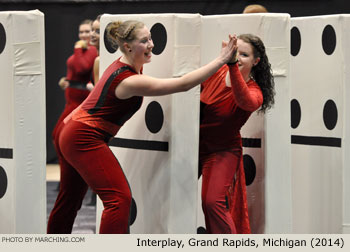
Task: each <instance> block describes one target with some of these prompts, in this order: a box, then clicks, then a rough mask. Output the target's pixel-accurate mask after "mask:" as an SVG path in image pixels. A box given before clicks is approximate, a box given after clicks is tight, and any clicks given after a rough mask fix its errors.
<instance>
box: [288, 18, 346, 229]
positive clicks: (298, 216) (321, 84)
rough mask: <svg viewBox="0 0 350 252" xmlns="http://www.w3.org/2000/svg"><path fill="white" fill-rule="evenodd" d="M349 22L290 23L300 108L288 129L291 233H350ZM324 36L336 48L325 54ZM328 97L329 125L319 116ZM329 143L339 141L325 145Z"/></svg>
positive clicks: (293, 87)
mask: <svg viewBox="0 0 350 252" xmlns="http://www.w3.org/2000/svg"><path fill="white" fill-rule="evenodd" d="M349 24H350V15H326V16H314V17H299V18H292V21H291V27H292V31H293V29H297V30H298V31H299V34H300V38H301V40H300V42H301V43H300V44H301V46H300V51H299V53H298V54H296V55H294V56H291V94H292V97H291V98H292V100H297V102H298V104H299V106H300V111H301V116H300V120H299V121H298V124H297V125H295V126H294V128H293V129H292V169H293V176H292V181H293V183H292V188H293V190H292V192H293V232H294V233H342V232H344V233H350V199H349V195H350V183H349V182H348V181H349V179H350V170H349V160H350V159H349V154H348V153H349V142H348V141H347V140H348V136H349V133H350V128H349V123H350V116H349V113H348V109H347V108H349V105H350V104H349V98H348V95H349V94H350V92H349V88H348V87H349V79H350V73H349V66H350V61H349V56H350V50H349V43H350V30H349ZM329 33H333V35H334V34H335V37H333V38H332V37H328V35H329ZM327 34H328V35H327ZM292 35H293V33H292ZM323 39H324V42H325V43H334V45H333V49H334V50H330V51H328V53H326V52H325V51H324V49H323V42H322V40H323ZM292 41H293V40H292ZM334 46H335V47H334ZM330 47H332V46H330ZM331 49H332V48H331ZM329 101H331V103H333V104H335V105H336V109H335V111H333V112H332V116H335V115H336V114H337V118H336V119H334V118H333V119H332V120H333V122H332V121H330V122H331V124H332V123H333V125H332V127H326V123H325V120H324V119H323V118H324V116H323V114H324V109H325V108H326V107H327V106H326V104H327V102H329ZM328 108H329V107H328ZM293 138H294V139H295V140H294V141H293ZM307 139H311V140H312V141H313V142H314V143H313V144H316V145H311V144H310V143H309V142H310V141H307ZM301 140H305V141H307V143H306V144H300V141H301ZM293 142H294V143H293ZM322 142H324V143H326V144H322ZM330 142H337V143H341V145H338V146H329V145H327V144H328V143H330Z"/></svg>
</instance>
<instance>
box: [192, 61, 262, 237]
mask: <svg viewBox="0 0 350 252" xmlns="http://www.w3.org/2000/svg"><path fill="white" fill-rule="evenodd" d="M228 71H229V72H230V79H231V83H232V84H231V86H232V87H227V86H226V81H225V78H226V74H227V72H228ZM200 99H201V122H200V149H199V154H200V157H199V164H200V169H201V171H202V207H203V212H204V215H205V223H206V228H207V231H208V233H250V225H249V217H248V206H247V199H246V185H245V175H244V169H243V154H242V138H241V135H240V129H241V127H242V126H243V125H244V124H245V122H246V121H247V120H248V118H249V116H250V115H251V113H252V112H253V111H255V110H257V109H258V108H259V107H260V106H261V105H262V103H263V95H262V92H261V89H260V87H259V86H258V84H257V83H256V82H255V81H254V80H252V79H250V80H249V81H248V83H246V82H245V81H244V80H243V78H242V75H241V73H240V71H239V68H238V64H235V65H233V66H230V67H228V66H227V65H225V66H223V67H222V68H221V69H219V70H218V71H217V73H215V74H214V75H213V76H211V77H210V78H209V79H208V80H206V81H205V82H203V83H202V85H201V98H200Z"/></svg>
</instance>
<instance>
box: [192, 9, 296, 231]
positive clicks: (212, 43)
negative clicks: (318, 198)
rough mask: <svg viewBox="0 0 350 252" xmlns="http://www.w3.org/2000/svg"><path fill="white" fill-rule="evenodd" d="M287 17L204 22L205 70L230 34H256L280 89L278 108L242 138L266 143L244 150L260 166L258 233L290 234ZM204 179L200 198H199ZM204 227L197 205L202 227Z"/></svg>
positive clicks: (251, 195)
mask: <svg viewBox="0 0 350 252" xmlns="http://www.w3.org/2000/svg"><path fill="white" fill-rule="evenodd" d="M289 26H290V16H289V15H288V14H273V13H266V14H236V15H212V16H202V41H201V64H202V65H203V64H205V63H208V62H209V61H210V59H212V58H213V57H215V56H216V55H217V54H218V52H219V50H220V41H222V40H227V39H228V34H237V35H239V34H243V33H252V34H255V35H257V36H259V37H260V38H261V39H262V41H263V42H264V44H265V47H266V52H267V55H268V57H269V61H270V63H271V64H272V69H273V75H274V78H275V84H276V96H275V105H274V108H273V109H271V110H270V111H269V112H268V113H267V114H266V115H265V116H263V115H259V114H257V113H256V112H255V113H254V114H252V116H251V117H250V118H249V120H248V122H247V123H246V125H244V126H243V128H242V131H241V134H242V137H243V138H247V139H250V138H253V139H254V138H255V139H260V140H261V147H260V148H257V147H254V148H251V147H244V148H243V154H244V155H249V156H250V157H252V159H253V160H254V163H255V166H256V177H255V179H254V181H253V183H252V184H251V185H249V186H247V196H248V208H249V215H250V221H251V228H252V232H253V233H288V232H290V231H291V218H292V216H291V166H290V123H289V122H290V115H289V111H290V106H289V98H290V95H289V92H290V91H289V49H290V35H289ZM200 188H201V179H200V181H199V187H198V195H199V197H200ZM200 226H203V227H204V217H203V213H202V209H201V201H200V199H199V200H198V227H200Z"/></svg>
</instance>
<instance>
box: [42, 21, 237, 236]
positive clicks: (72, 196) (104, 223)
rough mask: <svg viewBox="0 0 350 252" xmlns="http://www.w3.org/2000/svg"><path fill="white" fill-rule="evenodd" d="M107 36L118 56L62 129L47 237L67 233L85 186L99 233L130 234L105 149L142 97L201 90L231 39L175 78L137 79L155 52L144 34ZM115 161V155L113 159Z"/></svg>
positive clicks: (111, 29)
mask: <svg viewBox="0 0 350 252" xmlns="http://www.w3.org/2000/svg"><path fill="white" fill-rule="evenodd" d="M107 34H108V37H109V39H110V40H111V42H112V43H113V44H114V45H116V48H119V49H120V50H121V52H122V53H123V55H122V56H121V57H120V58H118V59H116V60H115V61H114V62H113V63H112V64H111V65H110V66H109V67H108V68H107V69H106V70H105V72H104V73H103V75H102V76H101V78H100V80H99V82H98V83H97V84H96V86H95V87H94V88H93V90H92V91H91V93H90V95H89V96H88V98H87V99H86V100H85V101H84V102H83V103H82V105H81V106H79V107H78V108H77V109H76V110H75V111H73V112H72V113H71V114H70V115H69V116H68V117H67V118H66V119H65V120H64V121H63V123H61V125H60V127H62V129H61V130H62V131H61V133H60V137H59V150H58V151H60V152H61V154H62V157H63V158H64V160H63V163H64V165H62V166H61V169H62V170H63V172H62V173H61V174H62V177H61V181H62V184H63V185H64V186H62V187H61V188H60V192H59V195H61V197H58V198H57V200H56V203H55V206H54V209H53V210H52V212H51V215H50V218H49V223H48V233H70V232H71V230H72V226H73V223H74V219H75V216H76V214H77V211H78V209H79V208H80V206H81V202H82V199H83V197H84V195H85V193H86V189H87V186H88V185H89V186H90V187H91V188H92V189H93V190H94V191H95V192H96V193H97V195H98V196H99V197H100V199H101V200H102V202H103V206H104V210H103V213H102V218H101V225H100V233H129V218H130V210H131V199H132V197H131V190H130V188H129V184H128V181H127V179H126V177H125V175H124V172H123V170H122V168H121V166H120V164H119V162H118V160H117V159H116V157H115V156H114V154H113V152H112V151H111V150H110V148H109V147H108V144H107V143H108V141H109V139H110V138H111V137H113V136H115V135H116V134H117V132H118V131H119V129H120V128H121V127H122V126H123V124H124V123H125V122H126V121H127V120H128V119H129V118H131V117H132V116H133V115H134V113H135V112H136V111H137V110H138V109H139V108H140V107H141V104H142V101H143V96H158V95H167V94H172V93H176V92H184V91H187V90H189V89H191V88H192V87H194V86H196V85H198V84H200V83H201V82H203V81H204V80H206V79H207V78H208V77H209V76H211V75H212V74H214V73H215V72H216V71H217V70H219V68H220V67H222V66H223V65H224V64H226V63H227V62H229V61H230V60H231V59H232V57H233V54H234V52H235V51H236V49H237V45H236V41H237V39H236V37H235V36H231V35H229V41H228V42H227V43H223V44H222V49H221V52H220V54H219V56H218V57H217V58H215V59H214V60H213V61H211V62H209V63H208V64H207V65H205V66H203V67H201V68H199V69H197V70H194V71H192V72H190V73H187V74H185V75H183V76H181V77H178V78H167V79H159V78H154V77H151V76H147V75H144V74H142V69H143V67H144V66H143V65H144V64H146V63H149V62H150V61H151V57H152V49H153V47H154V45H153V41H152V37H151V33H150V31H149V29H148V28H147V27H146V26H145V25H144V24H143V23H142V22H139V21H133V20H129V21H125V22H113V23H111V24H110V25H109V26H108V29H107ZM116 155H117V156H118V154H116Z"/></svg>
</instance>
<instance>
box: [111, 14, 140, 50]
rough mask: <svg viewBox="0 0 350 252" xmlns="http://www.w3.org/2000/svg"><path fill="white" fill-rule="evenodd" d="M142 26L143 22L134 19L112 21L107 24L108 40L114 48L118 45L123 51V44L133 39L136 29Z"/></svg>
mask: <svg viewBox="0 0 350 252" xmlns="http://www.w3.org/2000/svg"><path fill="white" fill-rule="evenodd" d="M144 26H145V24H144V23H142V22H140V21H136V20H127V21H124V22H122V21H116V22H112V23H110V24H109V25H108V26H107V36H108V40H109V41H110V42H111V44H112V47H113V48H114V49H117V48H118V47H119V48H120V50H121V51H122V52H124V53H125V51H124V50H125V49H124V47H123V44H124V43H125V42H126V43H128V42H131V41H133V40H134V39H135V38H136V31H137V30H138V29H140V28H143V27H144Z"/></svg>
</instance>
